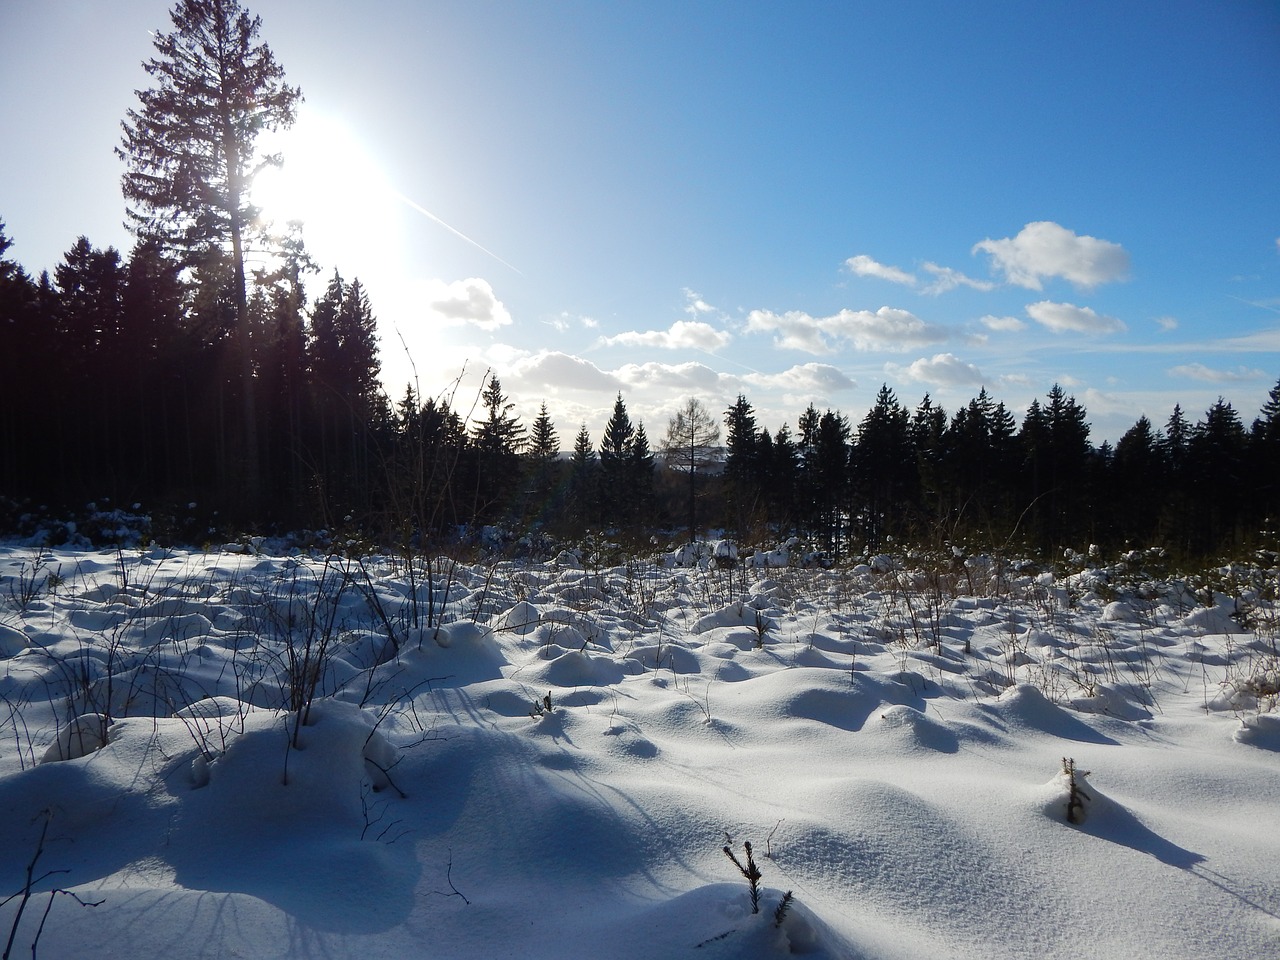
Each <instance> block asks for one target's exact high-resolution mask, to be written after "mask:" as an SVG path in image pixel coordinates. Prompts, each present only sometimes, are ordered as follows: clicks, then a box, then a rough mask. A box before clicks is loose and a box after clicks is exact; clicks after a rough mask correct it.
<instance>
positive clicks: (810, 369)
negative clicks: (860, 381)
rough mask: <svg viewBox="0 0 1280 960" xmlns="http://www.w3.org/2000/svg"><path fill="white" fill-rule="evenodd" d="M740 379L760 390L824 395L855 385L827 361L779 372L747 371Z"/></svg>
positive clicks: (804, 364)
mask: <svg viewBox="0 0 1280 960" xmlns="http://www.w3.org/2000/svg"><path fill="white" fill-rule="evenodd" d="M742 379H743V380H745V381H746V382H747V383H749V384H751V385H752V386H753V387H759V388H760V389H762V390H786V391H788V392H789V393H792V394H805V395H809V394H819V395H822V396H826V395H828V394H832V393H838V392H840V391H842V390H852V389H853V388H854V387H856V386H857V384H856V383H855V382H854V381H853V380H851V379H849V377H848V376H846V375H845V374H844V373H843V372H842V371H841V370H839V369H837V368H836V367H833V366H831V365H830V364H828V363H801V364H797V365H796V366H794V367H790V368H789V369H786V370H783V371H782V372H781V373H749V374H747V375H746V376H744V377H743V378H742Z"/></svg>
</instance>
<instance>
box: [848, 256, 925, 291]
mask: <svg viewBox="0 0 1280 960" xmlns="http://www.w3.org/2000/svg"><path fill="white" fill-rule="evenodd" d="M844 265H845V266H846V267H848V268H849V272H850V273H852V274H854V276H858V277H876V278H878V279H880V280H888V281H889V282H890V283H900V284H902V285H903V286H904V287H913V286H915V284H916V278H915V276H914V275H913V274H910V273H907V271H905V270H900V269H898V268H897V267H891V266H889V265H888V264H884V263H879V262H878V261H876V260H873V259H872V258H871V257H868V256H867V255H866V254H865V253H860V254H858V255H857V256H856V257H850V258H849V259H848V260H846V261H845V262H844Z"/></svg>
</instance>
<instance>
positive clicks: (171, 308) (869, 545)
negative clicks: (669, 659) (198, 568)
mask: <svg viewBox="0 0 1280 960" xmlns="http://www.w3.org/2000/svg"><path fill="white" fill-rule="evenodd" d="M9 246H10V240H9V239H8V238H6V237H4V235H3V228H2V226H0V257H3V255H4V250H7V248H8V247H9ZM231 272H232V270H231V268H230V265H229V259H228V258H227V257H226V256H223V255H220V253H219V252H218V251H214V252H213V253H212V254H211V255H210V256H209V257H208V258H207V260H206V261H205V262H202V263H200V264H199V265H197V266H195V267H189V266H184V264H183V263H182V262H181V261H180V260H178V259H177V258H174V257H172V256H170V255H167V254H166V253H165V252H164V251H163V249H162V247H161V246H160V245H159V244H158V243H156V242H153V241H148V240H140V241H139V242H138V244H137V246H136V247H135V248H134V249H133V251H132V252H131V253H130V254H129V256H127V257H124V256H122V255H121V254H120V253H119V252H118V251H116V250H115V249H112V248H107V249H99V248H97V247H95V246H93V244H92V243H91V242H90V241H89V240H88V239H87V238H84V237H81V238H79V239H77V240H76V241H75V243H74V244H72V246H71V247H70V249H69V250H68V251H67V253H66V254H65V256H64V257H63V259H62V262H61V263H59V264H58V266H57V267H56V268H55V270H54V272H53V274H52V276H51V275H50V274H48V273H47V272H46V273H42V274H40V276H39V277H37V278H32V277H31V276H29V275H28V273H27V272H26V271H25V270H24V269H23V267H22V266H21V265H20V264H18V263H16V262H14V261H12V260H10V259H7V258H4V259H0V358H3V359H0V364H2V365H3V370H2V371H0V403H3V408H4V410H5V412H6V415H5V416H4V417H3V418H2V419H0V430H2V431H3V434H2V435H0V445H2V446H3V449H4V450H6V451H7V452H8V453H7V455H6V456H5V457H4V458H3V460H2V463H3V466H2V467H0V494H2V495H3V497H4V500H3V514H2V515H0V521H2V522H3V524H4V526H5V527H6V528H7V529H8V530H9V531H10V532H17V533H20V532H22V530H23V528H24V525H27V526H30V525H31V524H32V523H34V522H36V518H38V517H39V516H40V514H41V511H42V510H43V511H44V512H45V513H49V512H50V511H51V512H52V513H53V514H54V515H57V514H58V513H59V511H62V513H64V514H67V515H70V514H71V513H74V511H75V510H76V509H78V508H82V507H83V505H84V504H85V503H86V502H89V501H93V502H96V503H112V504H116V505H125V506H128V505H132V504H140V505H141V506H142V507H143V508H145V510H146V512H147V513H148V514H150V515H151V516H152V518H153V522H154V523H156V525H157V528H156V533H157V535H162V534H163V533H164V532H166V531H167V532H168V533H169V534H170V535H173V536H184V535H185V536H187V537H190V536H195V535H200V536H204V535H207V531H208V529H209V528H210V526H211V525H212V526H217V525H225V526H226V527H227V528H228V529H232V528H236V529H238V528H243V529H250V530H264V531H272V530H276V531H282V530H289V529H301V528H320V527H324V528H338V527H345V528H346V529H348V530H351V531H356V530H358V531H361V532H362V534H363V535H364V536H366V537H369V538H372V539H376V540H382V541H384V542H390V543H395V542H401V541H405V540H407V539H410V538H411V539H413V540H414V542H424V541H427V540H430V541H431V542H434V543H438V544H444V543H447V542H450V541H457V540H460V539H461V540H465V539H467V538H468V537H473V536H475V535H476V532H477V531H478V530H479V529H480V528H483V527H486V526H488V527H493V526H497V527H501V528H503V529H504V530H506V531H508V532H509V533H510V534H511V535H512V536H513V537H519V536H526V535H530V534H532V535H543V536H545V537H548V538H551V539H553V540H563V539H572V538H580V537H581V536H583V535H584V534H585V533H586V532H587V531H590V530H603V531H608V532H609V533H610V534H611V535H615V536H621V537H630V538H632V539H633V540H635V541H637V542H640V541H645V540H647V539H648V538H649V537H650V536H651V535H653V534H655V533H672V534H675V533H678V532H684V531H689V530H692V531H693V533H695V534H696V533H699V532H705V531H707V530H713V529H714V530H724V531H726V532H727V533H729V534H731V535H733V536H735V537H738V538H741V539H748V540H755V541H763V540H767V539H777V538H786V537H790V536H799V537H801V538H804V539H806V540H809V541H810V542H812V543H813V544H814V545H815V547H816V548H817V549H820V550H822V551H824V552H825V553H827V554H828V555H829V556H831V557H832V558H833V559H838V558H839V557H841V556H843V555H848V554H861V553H864V552H866V551H877V550H880V549H882V548H884V546H885V545H886V544H887V543H890V542H895V541H896V542H899V543H922V544H935V543H955V542H970V543H974V544H982V545H984V546H999V545H1002V544H1009V545H1014V544H1016V545H1017V546H1018V547H1020V548H1024V549H1029V550H1033V551H1036V552H1044V551H1051V550H1056V549H1059V548H1062V547H1066V546H1079V545H1081V544H1087V543H1096V544H1099V545H1102V546H1105V547H1109V548H1122V547H1124V546H1126V545H1129V546H1135V547H1137V546H1149V545H1153V544H1159V545H1162V546H1165V547H1166V548H1167V549H1170V550H1173V551H1175V552H1177V553H1178V554H1180V555H1186V556H1202V555H1209V554H1213V553H1215V552H1221V551H1230V550H1234V549H1237V548H1243V547H1249V546H1255V545H1257V546H1261V545H1265V543H1266V542H1267V540H1266V538H1268V537H1272V536H1273V534H1272V533H1270V532H1269V530H1270V527H1271V525H1272V523H1273V520H1274V512H1275V507H1276V505H1277V487H1276V476H1277V473H1278V472H1280V383H1277V385H1276V387H1275V388H1274V389H1273V390H1272V391H1271V393H1270V398H1269V401H1268V402H1267V404H1266V405H1265V406H1264V407H1263V409H1262V410H1260V411H1258V413H1257V415H1256V416H1255V417H1254V418H1253V419H1252V420H1251V421H1250V422H1248V423H1246V421H1245V420H1244V419H1243V418H1242V417H1241V414H1240V413H1239V412H1237V411H1236V410H1235V409H1234V407H1233V406H1232V405H1231V404H1230V403H1229V402H1227V401H1226V400H1225V399H1220V400H1218V401H1217V402H1216V403H1215V404H1213V406H1212V407H1210V408H1209V409H1208V410H1206V411H1204V412H1203V413H1201V414H1199V415H1198V416H1196V417H1195V418H1194V419H1193V418H1192V417H1191V416H1189V415H1188V413H1187V412H1185V411H1183V410H1182V409H1181V407H1178V406H1175V407H1174V409H1173V410H1172V411H1171V412H1170V414H1169V416H1168V418H1167V419H1166V420H1165V421H1164V422H1163V423H1159V424H1154V423H1152V422H1151V421H1150V420H1148V419H1147V418H1146V417H1143V418H1140V419H1139V420H1138V421H1137V422H1136V423H1135V424H1134V425H1133V426H1132V427H1131V428H1130V429H1129V430H1128V431H1127V432H1126V433H1125V434H1124V435H1123V436H1122V437H1121V438H1120V440H1119V441H1118V442H1117V443H1116V444H1115V445H1114V446H1112V445H1111V444H1110V443H1107V442H1103V443H1101V444H1097V445H1095V444H1094V443H1093V442H1092V441H1091V438H1090V425H1089V422H1088V416H1087V411H1086V410H1085V409H1084V408H1083V407H1082V406H1081V405H1080V404H1079V403H1077V402H1076V400H1075V399H1074V398H1073V397H1071V396H1070V395H1068V394H1067V393H1066V392H1065V391H1064V390H1063V389H1062V388H1061V387H1058V386H1054V387H1053V388H1052V389H1051V390H1050V391H1049V392H1048V394H1047V395H1046V396H1045V397H1044V398H1043V399H1038V400H1036V401H1034V402H1033V403H1032V404H1031V405H1030V407H1029V408H1028V410H1027V411H1026V413H1025V415H1023V416H1022V417H1021V419H1020V420H1019V418H1018V417H1016V416H1015V415H1014V414H1013V413H1012V412H1011V411H1010V410H1009V409H1008V408H1006V406H1005V405H1004V404H1003V403H1002V402H1000V401H999V400H998V399H996V398H995V397H993V396H991V395H990V394H989V393H988V392H987V391H986V390H985V389H984V390H982V391H980V392H979V393H978V395H977V396H976V397H974V398H973V399H971V400H970V401H969V402H968V404H967V405H965V406H963V407H960V408H958V409H955V410H952V411H948V410H945V409H943V408H942V407H940V406H939V405H937V404H936V403H934V402H933V401H932V400H931V399H930V397H929V396H928V395H927V394H926V395H925V396H924V397H923V398H922V399H921V400H920V401H919V402H918V403H917V404H916V405H915V406H914V408H912V407H909V406H907V405H906V404H904V403H903V402H902V401H901V400H900V399H899V398H898V397H897V396H896V395H895V393H894V391H893V390H891V389H890V388H889V387H887V386H884V387H881V389H880V391H879V393H878V395H877V396H876V398H875V402H874V405H873V406H872V407H871V409H869V410H868V411H866V413H865V414H864V415H862V416H861V417H860V418H855V417H851V416H849V415H847V414H844V413H842V412H841V411H839V410H830V409H827V410H818V409H817V408H816V407H814V406H812V405H810V406H809V407H808V408H807V409H805V410H803V411H800V412H799V414H798V417H797V420H796V424H795V426H794V428H793V427H791V426H790V425H788V424H783V425H782V426H780V427H778V428H777V429H775V430H770V429H768V428H767V427H764V426H762V425H761V424H759V423H758V422H757V419H756V415H755V411H754V409H753V407H752V405H751V402H750V400H749V399H748V398H747V397H745V396H738V397H737V398H735V399H733V401H732V402H727V401H726V406H725V409H723V410H722V411H710V410H708V409H707V408H706V407H705V406H704V405H703V404H702V403H701V402H699V401H697V400H694V399H691V400H689V401H687V402H686V403H685V405H684V407H682V409H681V411H679V414H680V415H679V416H676V415H675V414H676V412H675V411H673V417H672V420H671V422H670V423H669V424H668V425H667V430H666V431H665V434H664V435H663V436H660V437H655V438H654V439H652V440H651V439H650V437H649V436H648V434H647V433H646V431H645V427H644V425H643V424H642V423H636V422H633V420H632V418H631V416H630V414H629V412H628V410H627V405H626V400H625V398H624V397H623V396H621V395H619V396H617V397H616V398H615V399H614V402H613V407H612V412H611V415H610V417H609V419H608V423H607V426H606V428H605V430H604V433H603V435H602V436H601V437H599V438H593V437H591V436H590V435H589V434H588V432H587V430H586V428H585V426H584V427H581V428H578V429H576V430H575V431H571V434H572V436H571V439H569V440H568V442H563V441H562V435H561V432H560V428H558V426H557V424H556V423H555V422H554V420H553V417H552V414H551V413H550V411H548V409H547V407H546V405H545V403H544V404H543V405H542V408H541V411H540V413H539V415H538V416H537V417H536V418H535V419H534V420H533V421H532V422H531V423H527V424H526V423H523V422H521V420H520V418H519V417H517V416H515V415H514V414H513V412H512V411H513V409H514V404H513V402H512V400H511V398H509V397H508V396H507V395H506V394H505V393H504V392H503V388H502V384H501V381H500V379H499V377H498V376H497V375H496V374H493V375H490V376H489V377H488V379H487V382H486V386H485V389H484V391H483V393H481V394H480V395H479V396H478V397H476V396H473V397H461V396H458V395H457V391H456V388H454V389H452V390H451V389H450V386H449V385H447V384H446V385H443V392H441V393H440V394H438V395H434V396H427V397H425V398H424V397H423V396H421V395H419V393H418V391H417V390H416V389H415V388H414V386H413V385H406V386H405V388H404V390H403V392H402V393H401V394H400V395H399V397H398V398H395V399H394V400H393V399H392V398H391V397H389V396H388V395H387V394H386V392H385V391H384V389H383V387H382V384H381V382H380V380H379V373H380V365H379V359H378V348H377V342H376V338H375V316H374V312H373V308H372V306H371V300H370V293H369V291H367V290H365V288H364V287H363V286H362V285H361V283H360V281H359V280H358V279H353V280H351V281H349V282H348V281H346V280H344V279H343V277H342V276H341V275H340V274H339V273H338V272H336V271H335V272H334V273H333V274H332V275H331V276H330V277H329V278H328V280H327V281H325V282H323V283H322V284H321V285H320V292H319V295H318V296H316V297H315V298H314V299H313V300H310V301H309V299H308V297H307V296H306V294H305V291H304V289H303V282H302V280H301V279H300V273H301V271H300V270H299V268H298V265H297V264H296V263H294V264H292V265H291V266H290V268H289V269H280V270H277V271H276V272H274V273H272V274H269V275H268V274H265V273H258V274H256V275H254V276H253V277H252V282H251V284H250V285H249V293H248V297H247V306H248V318H249V329H250V331H251V332H250V343H251V353H252V363H251V366H250V374H249V376H250V377H251V379H252V385H253V388H254V392H255V394H256V401H257V402H256V404H255V408H254V417H255V426H256V431H255V432H256V437H255V438H254V442H255V443H256V444H257V447H258V455H257V456H256V457H251V456H250V455H249V454H248V453H247V452H246V444H247V443H249V442H250V440H249V438H248V437H247V436H246V434H247V433H248V431H247V430H246V428H245V423H244V420H243V418H242V416H241V410H242V407H243V401H244V379H243V371H242V367H241V365H240V363H239V359H238V352H239V342H238V337H237V332H236V311H235V304H234V294H233V292H232V287H233V283H232V282H231V280H230V279H229V276H230V274H231ZM722 426H723V432H722V431H721V427H722ZM691 446H692V450H691ZM562 451H563V452H562ZM254 461H256V465H255V466H254V467H253V469H255V470H256V471H258V477H257V478H255V479H254V480H253V481H252V482H251V481H250V479H249V478H248V476H247V471H248V470H249V469H250V464H251V463H253V462H254ZM250 489H256V490H258V491H259V492H258V494H257V495H256V496H254V497H252V498H251V497H248V496H246V491H248V490H250ZM192 504H194V505H195V506H189V505H192ZM69 512H70V513H69Z"/></svg>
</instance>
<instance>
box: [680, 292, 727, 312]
mask: <svg viewBox="0 0 1280 960" xmlns="http://www.w3.org/2000/svg"><path fill="white" fill-rule="evenodd" d="M684 298H685V300H686V301H687V302H686V303H685V307H684V312H685V313H687V314H689V316H691V317H697V316H700V315H702V314H704V313H718V312H719V311H718V310H716V308H715V307H713V306H712V305H711V304H709V303H707V301H705V300H703V299H702V297H701V296H699V295H698V294H697V293H695V292H694V291H692V290H690V289H689V288H688V287H685V288H684Z"/></svg>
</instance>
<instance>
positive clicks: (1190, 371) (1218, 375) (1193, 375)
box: [1166, 363, 1267, 383]
mask: <svg viewBox="0 0 1280 960" xmlns="http://www.w3.org/2000/svg"><path fill="white" fill-rule="evenodd" d="M1166 372H1167V373H1168V374H1169V376H1171V377H1183V378H1185V379H1187V380H1199V381H1201V382H1202V383H1244V382H1248V381H1250V380H1261V379H1263V378H1264V377H1266V375H1267V374H1266V373H1265V371H1262V370H1258V369H1256V368H1252V369H1251V368H1249V367H1246V366H1244V365H1241V366H1239V367H1236V369H1234V370H1214V369H1212V368H1210V367H1206V366H1205V365H1204V364H1203V363H1184V364H1182V365H1180V366H1177V367H1172V368H1170V369H1169V370H1167V371H1166Z"/></svg>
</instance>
